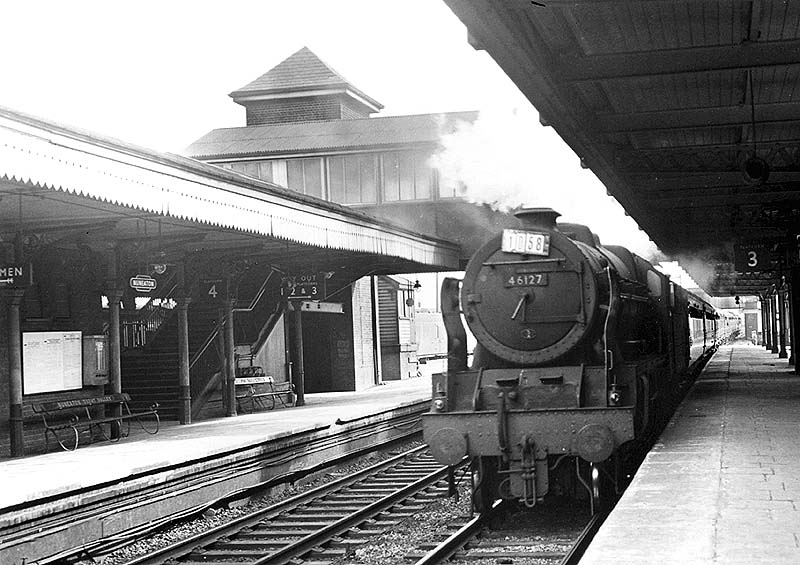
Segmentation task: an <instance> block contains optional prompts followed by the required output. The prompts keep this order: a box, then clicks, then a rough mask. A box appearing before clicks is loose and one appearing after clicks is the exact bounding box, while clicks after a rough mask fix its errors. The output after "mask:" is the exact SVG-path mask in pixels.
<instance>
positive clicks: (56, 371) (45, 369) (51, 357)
mask: <svg viewBox="0 0 800 565" xmlns="http://www.w3.org/2000/svg"><path fill="white" fill-rule="evenodd" d="M82 341H83V340H82V337H81V332H22V392H23V394H38V393H41V392H58V391H62V390H73V389H79V388H81V387H82V386H83V371H82Z"/></svg>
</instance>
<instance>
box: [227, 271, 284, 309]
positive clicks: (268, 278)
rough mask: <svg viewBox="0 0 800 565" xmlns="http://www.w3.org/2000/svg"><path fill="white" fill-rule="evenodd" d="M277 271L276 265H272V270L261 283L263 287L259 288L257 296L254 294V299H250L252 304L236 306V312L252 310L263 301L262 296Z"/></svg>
mask: <svg viewBox="0 0 800 565" xmlns="http://www.w3.org/2000/svg"><path fill="white" fill-rule="evenodd" d="M276 272H278V269H276V268H275V267H273V266H272V265H270V272H269V274H268V275H267V277H266V278H265V279H264V282H262V283H261V288H259V289H258V292H256V294H255V296H253V299H252V300H251V301H250V306H248V307H247V308H234V309H233V311H234V312H252V311H253V309H254V308H255V307H256V306H257V305H258V303H259V302H260V301H261V297H262V296H264V293H265V292H266V291H267V283H268V282H269V280H270V279H271V278H272V275H274V274H275V273H276Z"/></svg>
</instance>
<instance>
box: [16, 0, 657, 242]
mask: <svg viewBox="0 0 800 565" xmlns="http://www.w3.org/2000/svg"><path fill="white" fill-rule="evenodd" d="M0 14H2V16H3V24H4V25H3V31H2V33H0V52H2V53H3V58H2V65H0V105H2V106H5V107H8V108H11V109H14V110H19V111H23V112H27V113H29V114H33V115H35V116H38V117H42V118H47V119H51V120H54V121H57V122H60V123H63V124H65V125H72V126H76V127H79V128H82V129H85V130H89V131H91V132H95V133H98V134H102V135H105V136H110V137H114V138H117V139H120V140H122V141H125V142H129V143H134V144H137V145H141V146H144V147H147V148H151V149H155V150H158V151H169V152H175V153H180V152H181V151H182V149H183V148H184V147H186V146H188V145H189V144H190V143H191V142H192V141H194V140H196V139H197V138H199V137H200V136H202V135H204V134H205V133H207V132H208V131H210V130H212V129H214V128H219V127H238V126H244V125H245V114H244V108H243V107H241V106H239V105H237V104H235V103H234V102H233V101H232V100H231V98H230V97H229V96H228V94H229V93H230V92H232V91H234V90H236V89H238V88H240V87H241V86H244V85H245V84H247V83H249V82H250V81H252V80H254V79H256V78H257V77H259V76H261V75H262V74H264V73H265V72H266V71H268V70H269V69H270V68H272V67H273V66H275V65H276V64H278V63H279V62H281V61H282V60H284V59H285V58H286V57H288V56H289V55H291V54H292V53H294V52H295V51H297V50H298V49H300V48H301V47H303V46H307V47H309V48H310V49H311V50H312V51H313V52H314V53H316V54H317V56H319V57H320V58H321V59H322V60H323V61H325V62H326V63H328V64H329V65H330V66H331V67H332V68H334V69H335V70H336V71H338V72H339V73H340V74H341V75H343V76H344V77H345V78H346V79H347V80H348V81H349V82H350V83H351V84H353V85H354V86H355V87H357V88H359V89H360V90H361V91H363V92H365V93H366V94H368V95H369V96H371V97H372V98H374V99H376V100H378V101H379V102H381V103H382V104H383V105H384V106H385V108H384V110H383V111H382V112H381V113H380V114H379V115H397V114H421V113H431V112H454V111H462V110H481V111H482V115H481V120H479V123H478V124H476V125H475V127H473V128H470V130H469V131H465V132H462V134H463V135H461V137H459V138H457V139H450V140H449V143H448V153H447V154H446V155H445V156H444V157H445V158H446V159H447V160H448V161H449V162H450V164H451V165H452V164H453V163H454V162H455V165H454V167H455V169H458V170H459V171H460V173H461V174H464V175H466V177H467V178H468V179H469V181H470V182H469V183H468V184H470V187H471V189H472V192H473V193H475V195H476V198H480V199H483V200H489V201H492V200H500V203H501V204H504V203H505V204H508V205H510V204H516V203H523V204H528V205H537V206H551V207H553V208H556V209H558V211H560V212H561V213H562V215H563V218H562V219H563V220H564V221H573V222H581V223H585V224H588V225H589V226H590V227H591V228H592V229H593V230H594V231H596V232H597V233H598V234H599V235H600V237H601V240H602V241H603V242H604V243H609V244H611V243H614V244H621V245H625V246H627V247H629V248H630V249H631V250H633V251H634V252H636V253H639V254H641V255H643V256H645V257H648V256H649V255H650V254H651V253H652V252H653V250H654V246H653V245H652V243H651V242H649V241H648V238H647V237H646V235H645V234H644V233H643V232H640V231H639V230H638V228H637V227H636V225H635V223H634V222H633V221H632V220H631V219H630V218H627V217H625V216H624V213H623V211H622V209H621V207H620V206H619V205H618V204H616V201H614V200H613V199H611V198H609V197H607V196H606V194H605V188H604V187H603V186H602V184H601V183H600V182H599V181H598V180H597V179H596V178H595V177H594V175H593V174H592V173H591V172H590V171H585V170H582V169H580V167H579V159H578V157H577V156H575V154H574V153H573V152H572V151H571V150H570V149H569V148H568V147H567V146H566V145H565V144H563V142H561V140H560V138H558V137H557V135H556V134H555V133H554V132H553V130H552V129H551V128H544V127H541V126H540V125H539V124H538V121H537V119H538V118H537V116H538V115H537V114H536V112H535V110H534V109H533V108H532V107H531V106H530V104H529V103H528V101H527V100H526V99H525V98H524V97H523V96H522V95H521V94H520V93H519V91H518V90H517V89H516V87H515V86H514V85H513V83H512V82H511V81H510V80H509V79H508V78H507V77H506V76H505V74H504V73H503V72H502V71H501V70H500V69H499V67H497V65H496V64H495V63H494V62H493V60H492V59H491V57H490V56H489V55H488V54H487V53H485V52H481V51H475V50H474V49H473V48H472V47H470V46H469V45H468V43H467V33H466V29H465V27H464V26H463V24H461V22H460V21H459V20H458V19H457V18H456V17H455V15H453V13H452V12H451V11H450V9H449V8H448V7H447V6H446V5H445V4H444V3H443V2H441V1H440V0H403V1H393V2H389V1H387V0H328V1H315V0H281V1H277V0H262V1H255V0H253V1H243V0H227V1H225V2H210V1H206V0H193V1H186V0H161V1H154V0H139V1H137V2H125V3H123V2H113V1H109V0H105V1H96V0H93V1H89V0H86V1H84V0H70V1H63V0H61V1H56V0H51V1H44V0H25V1H18V2H4V3H3V7H2V9H0ZM487 156H488V157H489V158H488V159H487ZM459 163H461V164H466V165H469V166H461V165H460V164H459ZM495 179H501V181H502V182H501V183H498V182H496V181H495ZM498 184H502V187H499V186H498ZM489 185H492V186H489ZM498 191H499V193H500V194H499V196H498V195H497V194H496V193H497V192H498ZM520 191H521V193H522V194H523V196H521V197H520V196H519V193H520ZM515 192H516V194H514V193H515Z"/></svg>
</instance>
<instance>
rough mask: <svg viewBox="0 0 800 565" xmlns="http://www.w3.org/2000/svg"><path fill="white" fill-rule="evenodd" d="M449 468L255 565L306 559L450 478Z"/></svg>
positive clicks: (423, 478) (433, 473)
mask: <svg viewBox="0 0 800 565" xmlns="http://www.w3.org/2000/svg"><path fill="white" fill-rule="evenodd" d="M447 470H448V467H447V466H443V467H441V468H440V469H437V470H436V471H433V472H432V473H428V474H427V475H425V476H424V477H422V478H421V479H419V480H417V481H414V482H413V483H411V484H410V485H408V486H406V487H403V488H402V489H400V490H397V491H395V492H393V493H392V494H390V495H388V496H385V497H383V498H381V499H380V500H376V501H375V502H373V503H372V504H369V505H367V506H365V507H364V508H362V509H361V510H358V511H356V512H353V513H352V514H349V515H347V516H345V517H344V518H341V519H339V520H337V521H336V522H334V523H333V524H331V525H329V526H326V527H324V528H321V529H319V530H317V531H316V532H314V533H313V534H309V535H307V536H305V537H303V538H302V539H300V540H298V541H297V542H295V543H292V544H291V545H288V546H286V547H284V548H282V549H280V550H278V551H276V552H275V553H272V554H270V555H267V556H265V557H263V558H261V559H259V560H257V561H254V562H252V565H272V564H277V563H289V562H290V561H291V560H292V559H295V558H297V557H300V556H302V555H305V554H306V553H308V552H309V551H311V550H313V549H314V548H316V547H318V546H319V545H320V544H322V543H325V542H327V541H329V540H330V539H332V538H334V537H336V536H338V535H340V534H343V533H344V532H346V531H348V530H350V529H351V528H353V527H355V526H357V525H359V524H361V523H363V522H365V521H366V520H368V519H369V518H372V517H373V516H376V515H377V514H380V513H381V512H383V511H385V510H388V509H389V508H391V507H392V506H394V505H395V504H397V503H398V502H400V501H402V500H405V499H406V498H410V497H411V496H412V495H414V494H416V493H417V492H419V491H421V490H423V489H424V488H425V487H427V486H430V485H431V484H433V483H435V482H436V481H438V480H440V479H443V478H444V477H446V476H447Z"/></svg>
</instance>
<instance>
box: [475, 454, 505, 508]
mask: <svg viewBox="0 0 800 565" xmlns="http://www.w3.org/2000/svg"><path fill="white" fill-rule="evenodd" d="M498 480H499V474H498V472H497V458H496V457H475V458H473V460H472V507H473V508H474V510H475V512H486V511H487V510H489V509H490V508H491V507H492V504H494V501H495V500H496V499H497V498H498V496H499V494H498V492H497V486H498Z"/></svg>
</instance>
